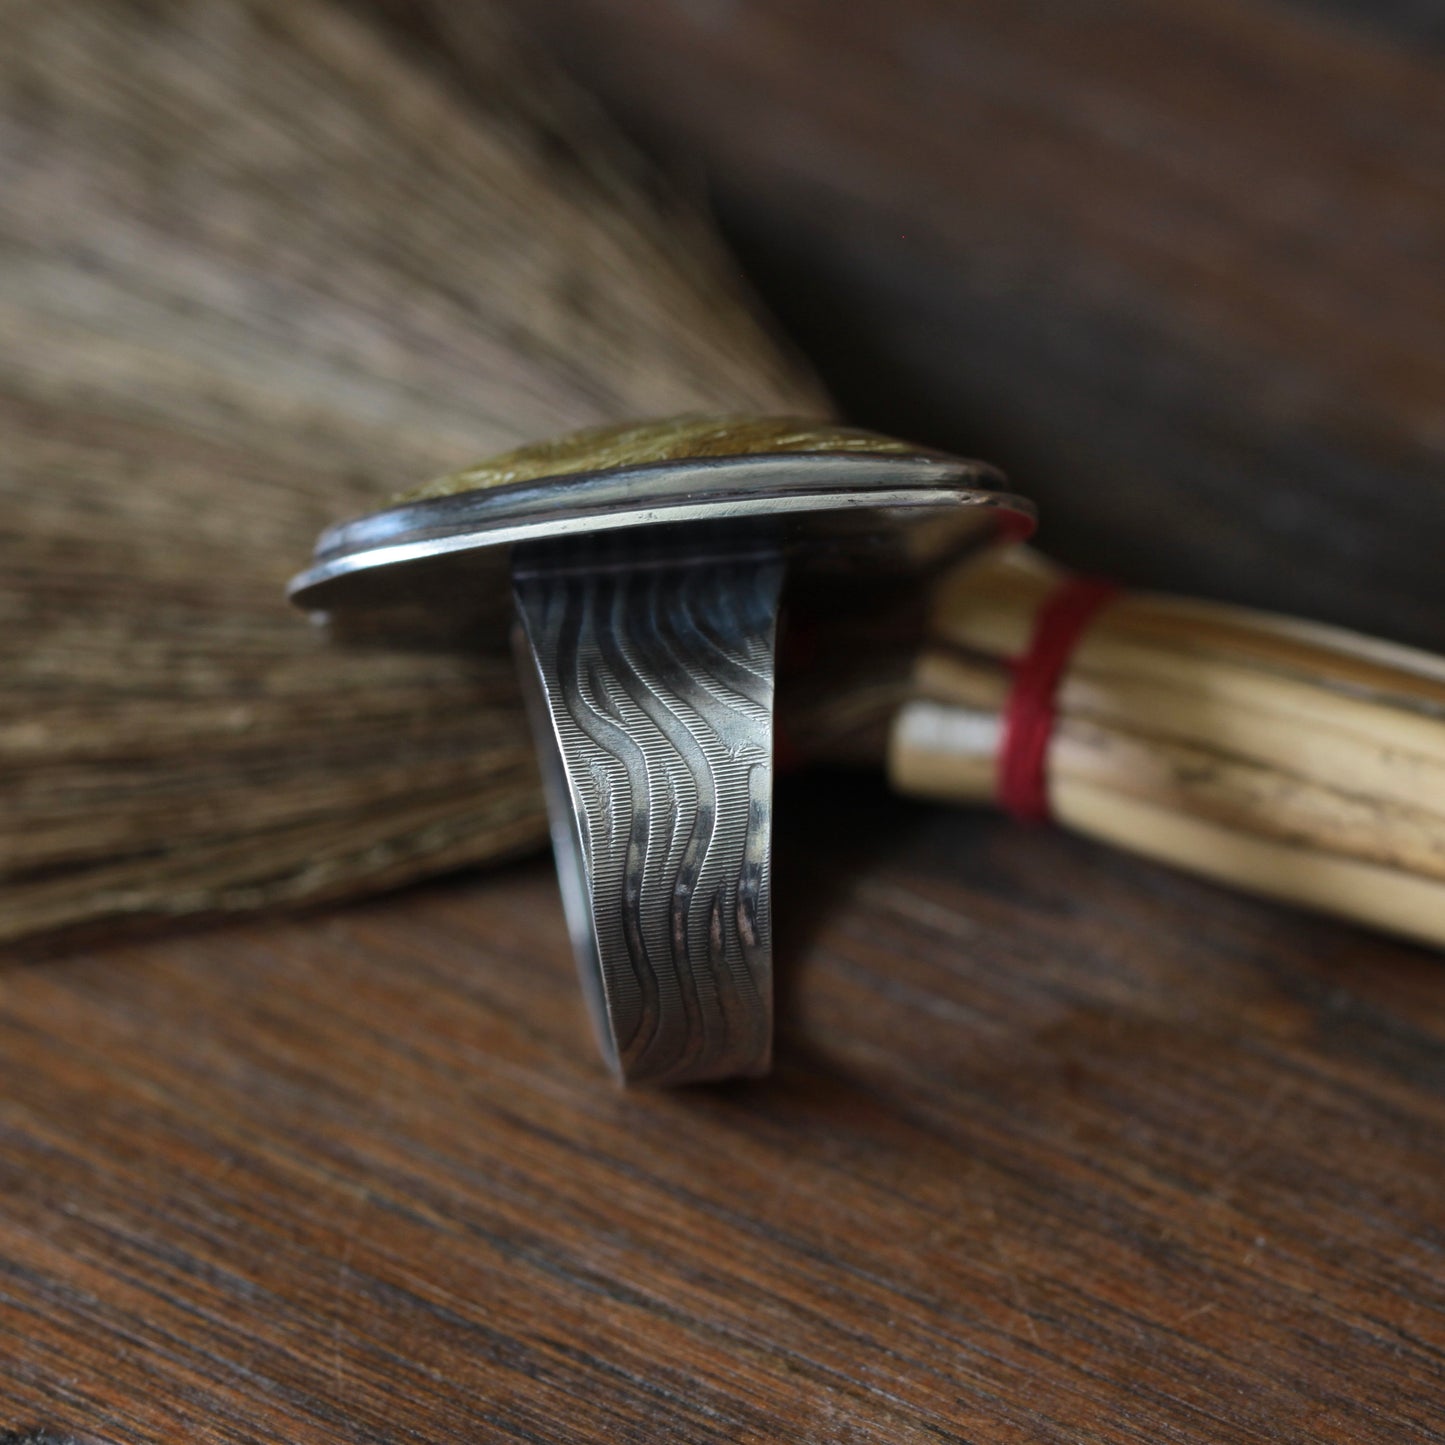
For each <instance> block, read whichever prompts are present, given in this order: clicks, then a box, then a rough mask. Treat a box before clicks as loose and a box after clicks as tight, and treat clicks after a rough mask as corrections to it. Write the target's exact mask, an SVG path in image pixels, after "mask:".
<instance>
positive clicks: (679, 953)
mask: <svg viewBox="0 0 1445 1445" xmlns="http://www.w3.org/2000/svg"><path fill="white" fill-rule="evenodd" d="M996 481H997V477H996V474H991V473H990V472H989V471H988V470H987V469H986V468H983V467H980V466H979V465H978V464H976V463H972V462H965V461H961V460H959V459H957V458H952V457H945V456H941V455H936V454H927V453H920V454H918V455H886V454H866V455H865V454H856V453H853V454H850V453H842V452H832V453H826V452H818V453H791V454H784V453H779V454H768V455H750V456H736V457H712V458H706V459H693V460H687V461H681V462H661V463H651V464H647V465H641V466H635V467H626V468H613V469H610V470H608V471H605V472H598V473H592V474H580V475H569V476H565V477H558V478H551V479H547V480H545V481H543V482H540V483H538V482H526V483H518V484H516V485H512V486H504V487H496V488H492V489H489V490H486V491H482V490H478V491H474V492H464V493H461V494H457V495H453V496H445V497H439V498H435V499H431V500H426V501H419V502H411V503H405V504H402V505H399V506H396V507H393V508H389V509H387V510H386V511H384V512H379V513H375V514H373V515H372V516H370V517H364V518H361V519H359V520H358V521H356V522H352V523H347V524H344V525H342V526H340V527H334V528H331V529H329V530H328V531H327V532H326V533H324V534H323V535H322V537H321V539H320V541H319V542H318V544H317V549H316V556H315V559H314V561H313V565H312V567H311V568H310V570H309V571H307V572H306V573H304V574H302V576H300V577H298V578H297V579H296V580H295V582H293V583H292V587H291V596H292V598H293V600H295V601H296V602H297V603H298V604H299V605H301V606H303V607H306V608H307V609H308V610H311V611H312V612H313V613H319V614H323V615H332V614H336V615H338V616H340V615H348V614H360V615H361V616H362V617H363V618H365V617H368V616H375V617H378V618H380V619H382V620H386V619H387V618H388V617H402V618H405V619H407V621H408V624H409V625H417V624H419V623H420V622H421V621H423V620H424V619H430V620H435V619H437V618H445V619H451V620H456V619H462V620H463V621H465V622H467V623H469V624H470V625H471V626H472V627H473V628H474V627H475V625H476V623H477V621H478V620H481V621H482V622H483V623H484V624H487V625H493V624H494V623H495V620H496V616H495V614H496V608H497V603H498V602H499V600H501V599H502V598H503V597H504V596H505V591H504V579H505V576H506V572H507V570H510V572H511V576H512V590H513V594H514V606H515V615H516V618H517V625H516V627H515V628H514V632H513V637H514V643H515V645H516V648H517V652H518V657H519V663H520V666H521V672H522V677H523V682H524V688H525V691H526V693H527V695H528V706H529V710H530V713H531V718H532V724H533V731H534V733H535V735H536V738H537V742H538V751H539V755H540V758H541V763H542V772H543V777H544V781H545V783H546V787H547V794H548V806H549V814H550V817H551V821H552V835H553V842H554V851H555V852H556V856H557V865H558V875H559V878H560V881H561V885H562V895H563V902H564V906H565V910H566V914H567V920H568V926H569V930H570V932H571V935H572V942H573V947H574V950H575V952H576V955H577V963H578V971H579V974H580V976H581V980H582V984H583V989H584V992H585V994H586V996H587V1000H588V1005H589V1008H590V1011H591V1013H592V1017H593V1023H594V1026H595V1029H596V1032H597V1036H598V1039H599V1041H600V1043H601V1046H602V1050H603V1053H604V1054H605V1056H606V1057H607V1059H608V1062H609V1063H610V1064H611V1066H612V1068H613V1070H614V1071H615V1072H616V1073H617V1074H618V1075H619V1076H620V1077H621V1078H623V1079H625V1080H628V1081H642V1080H647V1081H650V1082H656V1083H668V1084H672V1083H684V1082H694V1081H700V1080H707V1079H720V1078H727V1077H731V1076H736V1075H747V1074H759V1073H762V1072H764V1071H766V1069H767V1067H768V1064H769V1061H770V1055H771V1041H772V1031H773V1029H772V1022H773V1020H772V894H771V869H770V833H771V821H772V754H773V747H772V741H773V739H772V727H773V675H774V629H775V623H776V617H777V609H778V599H779V593H780V590H781V588H782V585H783V581H784V574H785V572H787V573H789V574H790V575H794V576H796V575H797V574H800V573H801V574H804V575H805V576H806V575H807V574H818V575H819V576H820V577H822V578H826V579H829V581H830V582H831V584H832V585H835V586H836V585H837V583H838V581H839V579H840V578H841V579H843V580H844V583H845V585H849V586H851V585H852V579H853V578H854V577H855V576H862V575H863V574H865V573H877V572H882V573H886V574H894V575H898V574H911V573H915V572H921V571H927V570H929V569H930V568H932V567H933V566H935V565H937V564H938V563H939V562H941V561H943V560H946V559H947V558H948V557H950V556H953V555H957V553H958V552H959V551H960V550H961V549H962V548H964V547H965V546H967V545H970V544H972V543H976V542H978V541H980V540H983V539H985V538H986V537H988V536H990V535H992V534H993V532H994V531H995V526H994V525H993V524H996V523H998V522H1001V521H1004V520H1012V521H1013V522H1016V523H1019V524H1020V525H1021V529H1022V530H1027V527H1028V524H1029V521H1030V519H1031V516H1032V513H1031V510H1030V508H1029V506H1028V504H1027V503H1026V502H1023V501H1021V500H1020V499H1018V498H1016V497H1013V496H1010V495H1008V494H1007V493H1004V492H1002V491H1001V490H998V489H997V488H996V486H995V485H994V483H995V482H996Z"/></svg>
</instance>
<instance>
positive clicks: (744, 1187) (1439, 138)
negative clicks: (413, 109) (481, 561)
mask: <svg viewBox="0 0 1445 1445" xmlns="http://www.w3.org/2000/svg"><path fill="white" fill-rule="evenodd" d="M382 8H383V9H384V10H385V12H386V14H385V17H384V18H385V23H388V24H390V25H392V26H394V27H395V28H396V35H397V43H398V44H403V45H407V46H410V47H412V48H414V50H415V52H416V54H417V55H418V56H419V57H421V58H422V59H423V61H424V63H428V64H435V65H436V66H437V67H438V68H439V69H441V70H442V71H444V73H446V74H447V76H448V77H449V81H450V83H452V84H454V85H455V86H457V87H459V88H464V87H465V86H466V84H467V81H466V78H465V77H466V70H467V67H466V63H465V55H466V37H465V26H464V23H463V21H462V19H461V18H460V17H462V14H463V8H464V7H461V6H456V5H451V4H447V5H443V4H442V3H441V0H435V10H434V12H432V13H431V14H430V15H428V14H426V13H424V12H423V10H422V8H421V6H420V5H416V6H413V5H412V4H410V3H406V4H403V3H402V0H387V3H386V4H385V5H384V6H383V7H382ZM518 9H519V10H522V9H525V11H526V14H527V17H528V19H529V20H530V21H532V22H533V23H535V24H537V25H538V26H539V27H540V28H541V29H542V31H543V32H544V33H546V34H548V35H549V36H550V37H551V43H554V44H557V45H558V46H559V48H560V49H561V51H562V53H563V54H564V55H565V56H566V57H567V59H568V62H569V64H570V65H571V67H572V68H573V70H574V71H575V72H576V73H578V74H580V75H582V76H583V77H584V78H585V79H587V80H588V81H589V82H591V83H594V84H595V85H596V86H597V87H598V88H599V89H600V90H601V91H603V92H604V93H606V94H608V95H609V96H610V98H611V99H612V101H613V103H614V105H616V106H617V107H618V108H619V109H620V110H621V111H622V112H623V113H624V115H625V116H626V118H627V119H628V121H629V123H630V125H631V126H632V128H633V130H634V133H635V134H636V135H637V137H638V138H639V139H640V140H641V142H642V143H643V144H644V145H645V146H647V147H648V148H649V149H652V150H654V151H655V152H656V153H658V154H660V155H663V156H665V157H669V158H671V161H672V163H673V164H674V165H675V166H677V167H678V168H679V170H680V173H681V174H682V176H683V179H684V182H685V183H696V184H699V185H703V184H705V185H707V186H708V187H710V188H711V192H712V194H713V195H714V197H715V202H716V206H717V209H718V211H719V214H720V217H721V219H722V221H723V222H724V224H725V226H726V227H727V228H728V229H729V230H730V232H731V233H732V234H733V236H734V238H735V239H736V240H737V241H738V243H739V245H740V247H741V249H742V252H743V255H744V257H745V261H746V264H747V266H748V268H749V271H750V274H751V275H752V276H753V277H754V279H755V280H756V282H757V283H758V285H759V286H760V287H761V289H762V290H763V291H764V293H765V295H766V298H767V300H768V301H769V302H770V304H772V305H773V306H774V308H775V309H776V310H777V311H778V312H779V313H780V314H781V315H782V317H783V318H784V320H785V322H786V323H787V325H788V326H789V327H790V328H791V329H792V331H793V333H794V334H795V335H796V336H797V337H798V338H799V339H800V341H801V342H802V343H803V344H804V346H805V347H806V348H807V349H808V351H809V353H810V354H811V355H812V357H813V358H814V359H815V361H816V362H817V364H818V365H819V367H820V368H821V370H822V371H823V372H824V374H825V376H826V377H827V378H828V379H829V380H830V381H831V382H832V383H833V385H834V387H835V389H836V390H837V392H838V393H839V394H840V395H841V397H842V398H843V400H844V402H845V403H846V405H847V406H848V408H849V409H850V411H851V412H852V414H853V415H854V416H855V417H857V418H858V419H860V420H863V421H869V422H873V423H875V424H879V425H884V426H887V427H890V428H893V429H896V430H901V431H904V432H910V433H913V434H915V435H918V436H920V437H921V438H923V439H924V440H929V441H937V442H942V443H945V444H952V445H963V446H965V447H966V448H968V449H973V450H979V451H983V452H985V453H987V454H990V455H992V456H994V457H996V458H997V459H999V460H1001V461H1002V462H1004V463H1005V464H1006V465H1009V466H1010V467H1011V468H1012V469H1013V471H1014V472H1015V473H1016V475H1017V476H1018V478H1019V479H1020V480H1021V481H1022V482H1024V483H1025V484H1026V485H1027V487H1028V488H1029V490H1031V491H1032V492H1033V493H1034V494H1035V495H1037V496H1038V497H1039V498H1040V499H1041V501H1042V502H1043V504H1044V506H1045V508H1046V510H1047V515H1048V517H1049V522H1048V526H1047V529H1046V531H1045V534H1044V540H1045V542H1046V544H1047V545H1049V546H1050V547H1051V548H1052V549H1053V550H1054V551H1055V552H1056V553H1057V554H1059V555H1061V556H1064V557H1066V558H1067V559H1068V560H1071V561H1076V562H1083V563H1086V564H1091V565H1096V566H1108V567H1112V568H1113V569H1114V570H1115V571H1116V572H1118V573H1120V574H1122V575H1123V576H1124V577H1125V578H1126V579H1127V580H1131V581H1150V582H1167V583H1171V584H1174V585H1180V586H1186V585H1187V586H1190V587H1193V588H1195V589H1196V590H1202V591H1208V592H1212V593H1214V594H1216V595H1224V596H1231V597H1235V598H1239V599H1242V600H1247V601H1253V602H1264V603H1269V604H1272V605H1276V606H1281V607H1286V608H1291V609H1294V610H1308V611H1313V612H1316V613H1319V614H1322V615H1326V616H1330V617H1332V618H1334V619H1336V620H1341V621H1345V622H1349V623H1353V624H1356V625H1361V626H1368V627H1371V628H1373V629H1375V630H1377V631H1381V632H1386V633H1389V634H1393V635H1396V636H1400V637H1404V638H1407V639H1410V640H1414V641H1418V642H1424V643H1427V644H1432V645H1434V646H1436V647H1437V648H1440V649H1442V650H1445V611H1442V607H1441V603H1442V571H1441V560H1440V559H1441V558H1442V556H1445V492H1442V485H1441V484H1442V482H1445V465H1442V451H1445V270H1442V267H1441V266H1440V264H1439V262H1440V257H1441V255H1442V254H1445V246H1442V239H1445V179H1442V177H1445V168H1442V166H1441V160H1442V154H1445V124H1442V121H1445V85H1442V76H1445V63H1442V61H1441V59H1440V54H1439V29H1438V26H1436V27H1435V28H1434V29H1432V28H1431V22H1430V14H1429V11H1428V10H1426V9H1423V8H1411V7H1409V6H1407V5H1404V4H1401V5H1398V6H1376V7H1371V8H1370V9H1369V11H1368V12H1367V11H1366V10H1365V8H1364V7H1363V6H1361V7H1358V9H1356V8H1353V7H1349V6H1332V7H1329V8H1324V7H1322V6H1314V5H1307V4H1303V3H1298V4H1290V5H1287V4H1284V3H1271V4H1254V5H1249V6H1244V5H1233V4H1225V3H1220V0H1147V3H1146V0H1132V3H1131V0H1098V3H1093V4H1089V5H1057V6H1054V5H1050V6H1041V7H1020V6H1015V5H1008V4H1003V3H999V4H987V3H970V4H962V5H950V4H943V3H931V0H898V3H894V4H891V5H889V6H887V7H883V6H878V5H875V4H868V3H863V0H859V3H856V4H855V3H847V4H841V3H838V0H833V3H829V4H824V3H823V0H812V3H803V0H793V3H778V4H771V5H763V4H743V3H729V0H696V3H693V4H690V5H686V6H684V5H672V6H664V5H662V4H660V3H658V4H648V3H644V0H635V3H622V0H612V3H602V0H534V3H529V4H527V5H526V6H522V5H521V3H520V0H518ZM443 47H445V53H444V51H443ZM689 178H695V180H693V181H690V180H689ZM778 812H779V816H780V825H779V828H780V836H779V842H778V848H779V854H780V856H779V862H778V884H777V887H778V897H779V899H780V900H781V917H780V919H779V925H780V930H781V938H780V947H781V950H782V953H783V957H784V960H785V967H784V978H783V993H784V999H783V1012H784V1022H783V1027H782V1031H781V1039H780V1047H779V1068H778V1071H777V1074H776V1076H775V1077H774V1078H773V1079H771V1080H769V1081H767V1082H765V1083H761V1084H756V1085H747V1086H739V1087H736V1088H730V1089H718V1090H701V1091H696V1090H695V1091H688V1092H681V1093H675V1094H668V1095H659V1094H645V1093H644V1094H628V1095H622V1094H619V1093H617V1092H615V1091H613V1090H612V1089H611V1088H610V1086H609V1085H608V1084H607V1083H606V1080H605V1078H604V1077H603V1074H602V1071H601V1069H600V1066H599V1065H598V1064H597V1062H596V1060H595V1058H594V1055H593V1051H592V1048H591V1045H590V1042H589V1041H588V1039H587V1038H586V1036H585V1032H584V1024H583V1020H582V1015H581V1008H580V1001H579V999H578V997H577V993H576V989H575V984H574V982H573V978H572V972H571V961H570V957H569V955H568V950H567V945H566V939H565V934H564V930H563V927H562V923H561V919H560V916H559V913H558V910H557V908H556V905H555V902H554V892H553V885H552V882H551V879H550V876H549V873H548V869H547V868H546V866H545V865H544V864H543V863H541V862H537V863H532V864H526V865H518V866H515V867H513V868H510V869H508V870H506V871H503V872H498V873H494V874H491V875H489V876H485V877H476V878H466V879H461V880H457V881H455V882H453V883H449V884H445V885H435V886H432V887H429V888H426V889H422V890H417V891H414V892H412V893H410V894H408V895H405V896H400V897H397V898H393V899H390V900H383V901H381V902H377V903H373V904H368V905H366V906H364V907H359V908H352V909H344V910H337V911H335V912H331V913H326V914H321V913H318V914H315V915H313V916H310V917H306V918H302V919H299V920H289V921H287V920H282V921H276V920H271V921H265V922H256V923H249V924H245V925H234V926H227V927H223V928H213V929H209V930H193V931H189V932H186V933H184V934H180V935H176V936H172V937H169V938H161V939H156V940H150V941H144V942H134V941H133V942H128V943H125V944H123V945H121V944H117V945H113V946H109V947H104V948H101V947H95V948H92V949H88V950H84V951H72V952H70V953H66V954H62V955H59V956H47V957H43V958H42V957H38V956H37V957H33V958H32V957H29V956H21V957H19V958H17V959H16V960H15V962H14V964H13V966H11V967H9V968H8V969H6V970H5V971H4V972H3V973H0V1430H3V1429H4V1428H7V1427H8V1428H13V1429H16V1430H22V1429H28V1428H40V1427H48V1428H50V1429H52V1430H55V1431H57V1432H74V1433H76V1434H80V1435H87V1436H90V1437H94V1438H98V1439H100V1440H103V1441H107V1442H111V1445H130V1442H152V1441H155V1442H159V1441H176V1440H182V1439H198V1440H217V1441H222V1440H224V1441H228V1442H229V1441H253V1440H254V1441H287V1442H303V1441H317V1442H321V1441H328V1442H332V1441H337V1440H356V1441H392V1440H398V1439H406V1438H411V1439H417V1440H427V1441H431V1440H454V1439H457V1440H460V1439H465V1440H473V1439H475V1440H490V1439H517V1440H547V1441H554V1440H555V1441H566V1440H598V1441H604V1440H605V1441H616V1440H627V1439H635V1440H639V1441H642V1440H646V1441H654V1440H686V1441H714V1440H715V1441H719V1442H722V1441H737V1440H749V1441H773V1440H791V1439H799V1440H819V1441H840V1442H854V1441H859V1442H861V1441H880V1442H882V1441H888V1442H898V1441H913V1440H918V1441H924V1440H959V1441H978V1442H982V1441H989V1442H994V1441H999V1442H1004V1441H1030V1442H1032V1441H1059V1442H1065V1441H1067V1442H1076V1441H1084V1440H1099V1441H1126V1440H1132V1441H1148V1442H1155V1441H1159V1440H1179V1441H1199V1442H1206V1441H1207V1442H1220V1441H1241V1442H1243V1441H1260V1440H1271V1439H1284V1440H1305V1439H1308V1440H1324V1441H1350V1442H1358V1441H1365V1442H1375V1441H1378V1442H1387V1441H1388V1442H1398V1441H1409V1440H1438V1439H1445V1206H1442V1204H1441V1199H1442V1197H1445V963H1442V961H1441V959H1440V958H1439V957H1438V956H1435V955H1432V954H1429V953H1427V952H1425V951H1422V950H1415V949H1411V948H1408V947H1406V946H1403V945H1398V944H1393V943H1389V942H1386V941H1382V940H1379V939H1375V938H1371V937H1368V936H1366V935H1364V934H1361V933H1358V932H1354V931H1351V930H1349V929H1345V928H1342V927H1338V926H1335V925H1331V924H1327V923H1323V922H1318V921H1314V920H1309V919H1305V918H1302V917H1299V916H1296V915H1292V914H1289V913H1287V912H1284V911H1282V910H1277V909H1273V908H1269V907H1267V906H1264V905H1258V904H1253V903H1249V902H1246V901H1241V900H1237V899H1233V898H1230V897H1228V896H1226V895H1224V894H1222V893H1219V892H1217V891H1215V890H1212V889H1210V888H1208V887H1205V886H1204V885H1201V884H1195V883H1192V882H1189V881H1186V880H1181V879H1179V878H1177V877H1175V876H1173V875H1170V874H1167V873H1165V872H1162V871H1159V870H1156V869H1152V868H1149V867H1146V866H1144V865H1140V864H1135V863H1131V862H1129V861H1127V860H1123V859H1120V858H1118V857H1115V856H1111V855H1108V854H1106V853H1104V852H1102V851H1099V850H1096V849H1093V848H1091V847H1089V846H1087V845H1085V844H1082V843H1079V842H1076V841H1071V840H1068V839H1065V838H1062V837H1059V836H1056V835H1052V834H1049V833H1047V832H1040V831H1031V830H1024V829H1020V828H1016V827H1013V826H1010V825H1008V824H1004V823H1000V822H997V821H995V820H992V819H988V818H984V817H982V816H972V815H967V814H963V813H948V812H946V811H944V810H937V809H926V808H920V807H913V806H910V805H907V804H904V803H901V802H899V801H897V800H893V799H889V798H887V797H886V796H885V795H884V794H883V792H882V790H881V788H880V787H879V786H877V785H875V784H873V783H871V782H869V781H867V780H864V779H857V778H846V777H821V776H820V777H817V778H812V779H798V780H795V781H793V782H792V783H791V784H789V785H787V786H786V787H785V788H784V789H783V791H782V793H781V796H780V799H779V808H778Z"/></svg>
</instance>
